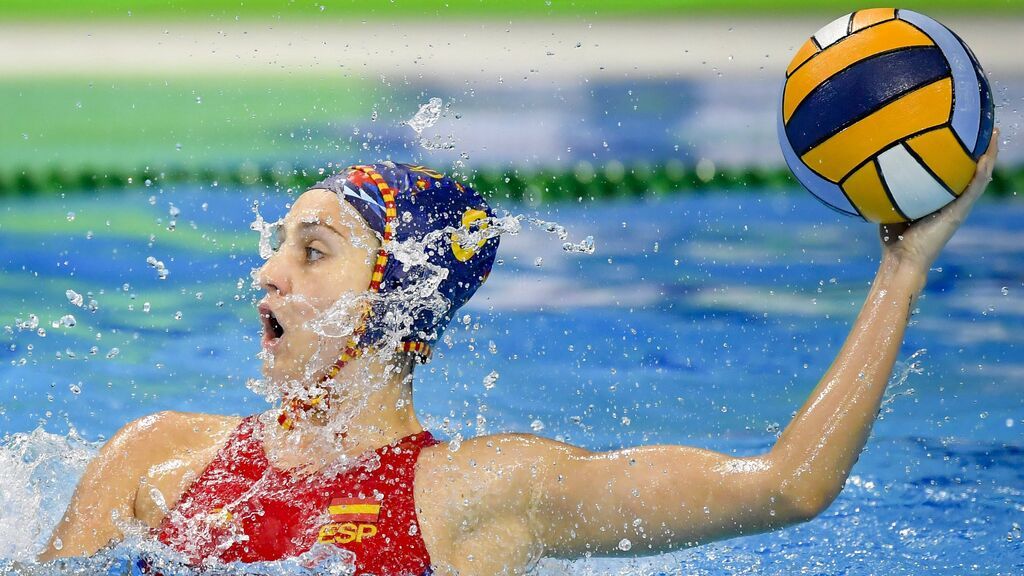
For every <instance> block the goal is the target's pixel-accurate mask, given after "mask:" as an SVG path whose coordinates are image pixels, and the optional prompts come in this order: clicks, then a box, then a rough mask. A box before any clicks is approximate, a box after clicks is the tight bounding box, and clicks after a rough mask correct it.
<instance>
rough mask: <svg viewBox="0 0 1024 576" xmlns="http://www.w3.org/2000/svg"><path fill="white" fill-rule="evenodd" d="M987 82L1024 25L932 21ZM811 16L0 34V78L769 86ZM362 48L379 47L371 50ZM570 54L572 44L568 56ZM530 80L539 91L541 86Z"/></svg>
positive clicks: (3, 28)
mask: <svg viewBox="0 0 1024 576" xmlns="http://www.w3.org/2000/svg"><path fill="white" fill-rule="evenodd" d="M943 21H944V23H946V24H948V25H949V26H950V27H952V28H953V29H954V30H955V31H956V32H957V33H958V34H959V35H960V36H961V37H963V38H964V40H965V41H966V42H967V43H968V44H969V45H970V46H971V47H972V49H973V50H974V52H975V54H977V55H978V58H979V59H980V60H981V62H982V65H983V66H985V68H986V70H987V71H988V72H989V73H991V74H993V75H996V76H1021V75H1024V63H1022V59H1021V57H1020V56H1019V55H1018V51H1017V50H1016V49H1015V47H1014V42H1015V38H1016V37H1017V36H1019V33H1020V30H1022V29H1024V17H1015V16H1006V17H1001V18H996V17H984V18H976V17H971V18H968V17H952V16H947V17H945V18H943ZM821 24H822V22H821V19H820V18H787V19H771V18H769V19H752V18H742V19H736V18H725V17H700V18H692V19H682V18H672V19H664V20H624V21H621V20H594V21H582V20H580V21H570V20H564V19H558V20H536V19H522V20H516V21H512V22H511V23H509V22H501V21H496V20H489V21H456V22H441V21H432V22H428V23H423V22H411V21H400V22H390V23H389V22H358V21H356V22H345V21H343V20H341V19H339V18H334V19H331V20H324V21H321V22H302V23H273V22H242V23H236V22H230V23H226V24H206V23H192V22H170V23H167V24H160V23H154V22H147V21H143V22H141V23H138V24H136V23H127V22H126V23H118V22H111V21H96V22H86V23H52V24H46V23H39V22H31V23H29V22H26V23H0V75H3V76H4V77H7V78H10V77H25V76H28V77H33V76H54V75H83V74H85V75H93V74H103V75H147V76H161V75H173V76H179V75H192V74H218V75H225V74H226V75H232V76H236V75H237V76H242V75H251V74H293V75H301V74H317V75H333V74H338V73H341V74H343V75H344V74H348V75H351V76H353V77H371V78H377V77H380V76H381V75H384V76H386V77H391V78H396V79H397V78H407V79H409V80H416V81H431V80H434V81H463V80H479V81H493V82H499V81H500V82H505V83H510V82H516V83H517V84H522V85H530V84H531V83H533V84H535V85H537V87H538V88H541V87H543V86H550V84H551V83H552V82H555V83H557V82H566V81H584V80H585V79H591V78H595V79H599V78H609V77H612V78H620V79H623V78H634V79H637V78H674V77H694V78H701V77H706V78H715V77H718V76H719V75H722V76H732V75H743V76H744V77H754V78H756V77H763V78H765V79H770V78H776V77H778V76H779V75H780V74H781V71H782V70H783V69H784V68H785V66H786V64H788V62H789V60H790V58H791V57H792V54H793V53H794V52H795V50H796V49H797V48H798V47H799V46H800V44H802V43H803V42H804V40H806V39H807V38H808V37H809V36H810V34H812V33H813V32H814V31H815V30H816V29H817V28H818V27H820V26H821ZM374 38H382V39H387V40H386V41H383V40H382V41H381V42H373V41H372V39H374ZM577 45H579V46H578V47H577ZM541 81H542V82H541Z"/></svg>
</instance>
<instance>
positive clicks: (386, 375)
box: [265, 356, 423, 469]
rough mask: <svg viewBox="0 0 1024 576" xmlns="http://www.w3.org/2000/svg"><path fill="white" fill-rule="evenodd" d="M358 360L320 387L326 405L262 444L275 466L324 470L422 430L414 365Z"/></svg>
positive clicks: (377, 360) (362, 358)
mask: <svg viewBox="0 0 1024 576" xmlns="http://www.w3.org/2000/svg"><path fill="white" fill-rule="evenodd" d="M397 360H398V359H395V358H390V359H380V358H376V357H374V356H366V357H359V358H356V359H354V360H352V361H350V362H349V363H348V364H346V365H345V366H344V367H343V368H342V369H341V370H340V371H339V372H338V374H337V375H336V376H335V377H334V378H333V379H332V380H330V381H328V382H325V383H324V384H322V386H324V387H326V388H327V389H328V391H329V401H328V402H326V404H327V405H326V407H325V408H323V409H322V410H316V411H313V412H310V413H309V414H308V417H307V418H301V419H298V420H297V421H296V422H295V425H294V426H293V428H292V429H291V430H287V431H285V430H283V429H279V430H277V433H275V434H271V435H269V436H270V437H268V438H267V440H266V441H265V444H266V445H267V454H268V457H270V458H271V460H272V461H275V457H276V462H275V463H277V464H286V465H287V467H289V468H294V467H299V466H302V467H310V466H312V467H314V468H317V469H319V468H322V467H324V466H326V465H329V464H330V463H331V462H333V461H335V460H337V459H338V458H341V457H344V456H349V457H353V456H358V455H360V454H363V453H365V452H368V451H371V450H375V449H377V448H379V447H381V446H384V445H387V444H392V443H394V442H396V441H398V440H400V439H402V438H404V437H406V436H409V435H410V434H415V433H417V432H420V431H422V430H423V426H422V425H421V424H420V421H419V419H418V418H417V417H416V411H415V410H414V408H413V404H412V363H411V362H402V363H398V362H397Z"/></svg>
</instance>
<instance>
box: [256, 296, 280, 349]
mask: <svg viewBox="0 0 1024 576" xmlns="http://www.w3.org/2000/svg"><path fill="white" fill-rule="evenodd" d="M259 311H260V320H262V321H263V342H262V343H263V348H265V349H267V350H270V349H273V348H274V347H276V346H277V345H278V343H280V342H281V338H282V337H283V336H284V326H281V323H280V322H278V321H277V317H276V316H274V311H273V310H271V309H270V306H267V305H266V304H260V307H259Z"/></svg>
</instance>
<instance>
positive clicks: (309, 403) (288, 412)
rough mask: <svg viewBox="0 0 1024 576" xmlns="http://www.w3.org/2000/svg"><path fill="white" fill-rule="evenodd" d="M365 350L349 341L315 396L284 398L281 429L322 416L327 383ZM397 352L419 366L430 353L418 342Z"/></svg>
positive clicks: (328, 401)
mask: <svg viewBox="0 0 1024 576" xmlns="http://www.w3.org/2000/svg"><path fill="white" fill-rule="evenodd" d="M365 349H366V348H361V347H359V346H358V344H357V341H356V339H355V338H351V339H349V342H348V345H347V346H345V351H344V352H342V353H341V357H340V358H338V359H337V360H336V361H335V362H334V364H331V367H330V368H328V369H327V373H326V374H324V375H323V376H322V377H321V378H320V380H318V381H317V383H316V385H315V386H314V387H313V390H312V391H313V392H316V394H314V395H312V396H311V397H310V398H309V399H308V400H307V399H305V398H292V399H287V398H286V399H284V400H282V401H281V412H280V413H279V414H278V415H277V423H278V424H279V425H280V426H281V428H284V429H285V430H291V429H292V428H293V427H294V426H295V421H296V420H299V419H303V418H305V419H308V418H309V417H310V416H312V415H313V414H312V413H320V414H323V413H325V412H327V410H328V409H329V408H330V407H331V389H330V388H331V387H330V384H328V382H330V381H331V380H334V377H335V376H337V375H338V373H339V372H341V369H342V368H344V367H345V365H346V364H348V363H349V362H351V361H352V360H354V359H355V358H358V357H359V356H360V355H361V353H362V351H363V350H365ZM397 350H398V351H399V352H411V353H413V354H415V356H416V360H417V361H418V362H420V363H421V364H425V363H426V362H427V361H428V360H429V359H430V353H431V351H432V350H431V348H430V344H427V343H426V342H419V341H415V342H402V345H401V346H399V347H398V348H397Z"/></svg>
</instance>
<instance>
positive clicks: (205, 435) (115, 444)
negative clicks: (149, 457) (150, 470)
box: [104, 410, 242, 451]
mask: <svg viewBox="0 0 1024 576" xmlns="http://www.w3.org/2000/svg"><path fill="white" fill-rule="evenodd" d="M241 421H242V419H241V418H239V417H237V416H222V415H219V414H200V413H195V412H176V411H172V410H165V411H162V412H156V413H154V414H149V415H147V416H143V417H141V418H137V419H135V420H132V421H131V422H129V423H127V424H125V425H124V426H123V427H122V428H121V429H120V430H118V432H117V434H115V435H114V436H113V437H112V438H111V439H110V441H109V442H107V445H106V446H104V451H108V450H115V451H122V450H138V449H141V448H145V449H159V448H173V447H176V446H190V445H193V444H200V445H208V444H210V443H223V440H224V439H225V438H226V436H227V435H228V434H230V433H231V432H232V431H234V430H235V429H236V428H238V425H239V424H240V423H241Z"/></svg>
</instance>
